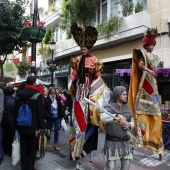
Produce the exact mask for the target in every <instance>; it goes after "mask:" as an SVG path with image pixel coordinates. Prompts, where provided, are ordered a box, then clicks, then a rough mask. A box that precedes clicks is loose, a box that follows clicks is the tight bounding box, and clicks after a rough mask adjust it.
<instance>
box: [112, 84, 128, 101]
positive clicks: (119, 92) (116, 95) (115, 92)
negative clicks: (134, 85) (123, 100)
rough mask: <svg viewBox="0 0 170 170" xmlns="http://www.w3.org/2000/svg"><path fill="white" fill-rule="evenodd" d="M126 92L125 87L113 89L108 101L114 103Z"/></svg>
mask: <svg viewBox="0 0 170 170" xmlns="http://www.w3.org/2000/svg"><path fill="white" fill-rule="evenodd" d="M124 91H127V90H126V87H124V86H116V87H115V88H114V89H113V93H111V94H110V101H112V102H116V100H117V99H119V97H120V96H121V95H122V93H123V92H124Z"/></svg>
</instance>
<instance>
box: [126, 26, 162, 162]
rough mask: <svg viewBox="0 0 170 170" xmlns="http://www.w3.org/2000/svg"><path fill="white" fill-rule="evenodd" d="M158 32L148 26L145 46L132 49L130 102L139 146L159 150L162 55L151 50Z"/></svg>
mask: <svg viewBox="0 0 170 170" xmlns="http://www.w3.org/2000/svg"><path fill="white" fill-rule="evenodd" d="M156 36H157V29H154V28H149V29H148V30H147V31H146V34H145V36H144V38H143V47H144V50H143V49H142V50H140V49H134V50H133V58H132V71H131V79H130V86H129V97H128V105H129V107H130V108H131V109H132V113H133V117H134V118H135V125H136V128H137V132H138V135H139V137H140V138H139V139H140V143H139V145H138V147H144V148H146V149H149V150H151V151H153V152H156V153H158V154H160V153H161V152H162V151H163V149H164V146H163V141H162V117H161V111H160V104H159V98H158V95H159V93H158V86H157V74H156V68H157V66H158V65H159V63H160V59H159V57H158V56H157V55H154V54H153V53H152V51H153V49H154V46H155V44H156V40H155V39H156ZM159 156H161V155H159ZM160 159H161V157H160Z"/></svg>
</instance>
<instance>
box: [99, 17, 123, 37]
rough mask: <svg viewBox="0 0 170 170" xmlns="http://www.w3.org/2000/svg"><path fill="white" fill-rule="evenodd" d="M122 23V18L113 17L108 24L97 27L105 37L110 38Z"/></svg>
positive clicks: (104, 23)
mask: <svg viewBox="0 0 170 170" xmlns="http://www.w3.org/2000/svg"><path fill="white" fill-rule="evenodd" d="M121 23H122V18H119V17H112V18H110V19H109V20H108V21H107V22H103V23H100V24H99V25H97V27H96V28H97V30H98V31H99V32H100V33H101V35H103V36H104V37H109V36H110V34H111V32H112V31H117V30H118V28H119V27H120V25H121Z"/></svg>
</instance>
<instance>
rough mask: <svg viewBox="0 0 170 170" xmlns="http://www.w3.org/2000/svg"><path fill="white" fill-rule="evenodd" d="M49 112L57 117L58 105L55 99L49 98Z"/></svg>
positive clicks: (53, 116)
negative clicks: (50, 101)
mask: <svg viewBox="0 0 170 170" xmlns="http://www.w3.org/2000/svg"><path fill="white" fill-rule="evenodd" d="M51 100H52V103H51V114H52V118H58V105H57V101H56V99H51Z"/></svg>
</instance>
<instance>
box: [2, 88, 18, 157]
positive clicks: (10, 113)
mask: <svg viewBox="0 0 170 170" xmlns="http://www.w3.org/2000/svg"><path fill="white" fill-rule="evenodd" d="M13 94H14V89H13V87H12V86H7V87H6V88H4V114H3V118H2V123H1V124H2V129H3V138H2V146H3V150H4V154H8V156H9V157H11V154H12V142H13V140H14V135H15V111H14V102H15V99H14V97H13Z"/></svg>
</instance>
